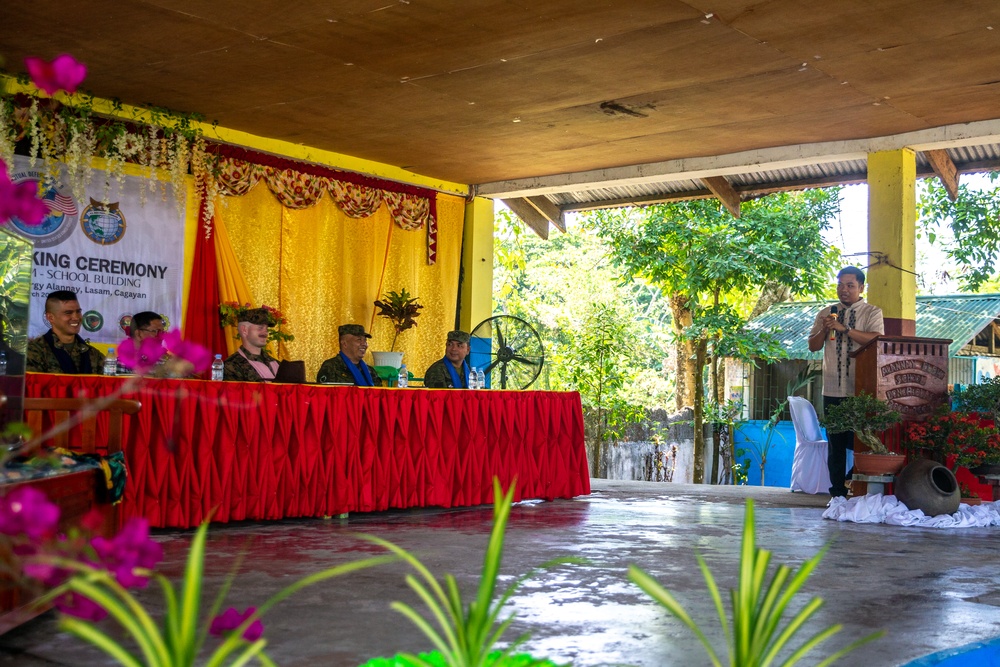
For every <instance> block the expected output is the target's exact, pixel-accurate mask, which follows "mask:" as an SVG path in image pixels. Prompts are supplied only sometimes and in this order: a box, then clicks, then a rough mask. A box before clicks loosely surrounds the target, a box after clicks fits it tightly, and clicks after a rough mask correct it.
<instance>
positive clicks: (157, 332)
mask: <svg viewBox="0 0 1000 667" xmlns="http://www.w3.org/2000/svg"><path fill="white" fill-rule="evenodd" d="M139 331H141V332H143V333H148V334H153V335H154V336H156V337H157V338H159V337H160V336H162V335H163V334H164V332H166V329H139Z"/></svg>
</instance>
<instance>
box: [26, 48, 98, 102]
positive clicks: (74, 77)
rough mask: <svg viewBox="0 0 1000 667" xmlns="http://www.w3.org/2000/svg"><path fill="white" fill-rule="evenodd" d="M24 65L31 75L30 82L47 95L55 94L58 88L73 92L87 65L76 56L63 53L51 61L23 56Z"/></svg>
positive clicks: (80, 81) (79, 82) (84, 74)
mask: <svg viewBox="0 0 1000 667" xmlns="http://www.w3.org/2000/svg"><path fill="white" fill-rule="evenodd" d="M24 65H25V67H27V69H28V74H29V75H30V76H31V82H32V83H33V84H35V86H37V87H38V88H40V89H42V90H44V91H45V92H46V93H48V94H49V95H55V94H56V93H57V92H59V91H60V90H65V91H66V92H67V93H75V92H76V88H77V86H79V85H80V84H81V83H82V82H83V80H84V78H86V76H87V66H86V65H84V64H83V63H81V62H79V61H78V60H77V59H76V58H74V57H73V56H71V55H69V54H68V53H64V54H62V55H61V56H58V57H57V58H56V59H55V60H53V61H52V62H50V63H49V62H45V61H44V60H42V59H41V58H25V59H24Z"/></svg>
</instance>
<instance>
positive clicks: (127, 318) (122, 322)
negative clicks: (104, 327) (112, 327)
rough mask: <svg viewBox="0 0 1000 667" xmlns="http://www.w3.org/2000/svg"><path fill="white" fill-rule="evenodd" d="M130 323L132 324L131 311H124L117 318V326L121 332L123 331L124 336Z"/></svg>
mask: <svg viewBox="0 0 1000 667" xmlns="http://www.w3.org/2000/svg"><path fill="white" fill-rule="evenodd" d="M131 324H132V314H131V313H125V314H124V315H122V316H121V317H119V318H118V328H119V329H121V330H122V333H124V334H125V335H126V336H127V335H128V328H129V325H131Z"/></svg>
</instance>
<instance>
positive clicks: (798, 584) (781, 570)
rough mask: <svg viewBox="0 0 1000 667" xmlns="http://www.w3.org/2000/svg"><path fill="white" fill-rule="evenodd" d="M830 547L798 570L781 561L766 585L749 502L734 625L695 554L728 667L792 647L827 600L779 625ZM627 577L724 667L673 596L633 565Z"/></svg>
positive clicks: (827, 632) (810, 643) (812, 643)
mask: <svg viewBox="0 0 1000 667" xmlns="http://www.w3.org/2000/svg"><path fill="white" fill-rule="evenodd" d="M828 548H829V547H823V548H822V549H820V551H819V553H817V554H816V555H815V556H813V557H812V558H810V559H809V560H807V561H806V562H804V563H803V564H802V566H801V567H799V569H798V570H797V571H796V572H794V573H793V572H792V570H791V568H789V567H788V566H787V565H779V566H778V568H777V570H776V571H775V572H774V576H773V578H772V579H771V581H770V583H767V574H768V565H769V564H770V562H771V552H770V551H767V550H766V549H758V548H757V546H756V543H755V529H754V513H753V500H747V504H746V513H745V515H744V519H743V543H742V547H741V549H740V576H739V583H738V586H737V588H736V589H734V590H732V591H730V597H731V603H732V624H731V625H730V622H729V618H728V617H727V615H726V610H725V607H724V606H723V602H722V596H721V595H720V594H719V587H718V586H717V585H716V583H715V578H714V577H713V576H712V572H711V570H709V568H708V565H707V564H706V563H705V559H704V558H702V557H701V555H700V554H699V555H698V556H697V559H698V566H699V567H700V568H701V572H702V575H703V576H704V577H705V584H706V585H707V587H708V591H709V594H710V595H711V596H712V601H713V602H714V603H715V610H716V612H717V613H718V615H719V621H720V622H721V624H722V631H723V634H724V635H725V638H726V645H727V649H728V652H729V660H728V664H729V665H730V667H768V666H769V665H771V664H772V663H775V661H776V660H778V655H779V654H780V653H782V652H783V651H785V650H786V649H788V650H792V649H791V646H792V641H793V639H794V638H795V637H796V636H797V635H798V633H799V631H800V630H802V628H803V626H804V625H805V623H806V621H808V620H809V619H810V618H811V617H812V615H813V614H815V613H816V611H817V610H818V609H819V608H820V607H822V606H823V599H822V598H820V597H814V598H812V599H811V600H810V601H809V602H808V603H807V604H806V605H805V606H804V607H803V608H802V609H801V610H800V611H799V612H798V613H797V614H795V616H794V617H793V618H792V619H791V620H790V621H789V622H788V623H787V624H786V625H785V626H784V627H783V628H780V627H779V626H780V625H781V622H782V619H783V617H784V615H785V612H786V610H787V609H788V605H789V603H791V601H792V599H793V598H794V597H795V595H796V594H797V593H798V592H799V591H800V590H801V589H802V586H803V584H805V582H806V579H808V578H809V575H810V574H812V572H813V570H815V569H816V566H817V565H818V564H819V562H820V560H822V558H823V556H824V554H826V550H827V549H828ZM628 576H629V579H631V580H632V582H634V583H635V584H636V585H637V586H639V588H641V589H642V590H643V591H645V592H646V594H647V595H649V596H650V597H651V598H653V599H654V600H656V601H657V602H659V603H660V604H661V605H663V606H664V607H666V609H667V611H669V612H670V613H671V614H673V615H674V616H675V617H676V618H677V619H678V620H680V621H681V622H682V623H684V625H686V626H687V627H688V628H690V630H691V631H692V632H693V633H694V634H695V636H697V637H698V640H699V641H700V642H701V644H702V646H704V647H705V651H706V652H707V653H708V657H709V659H710V660H711V661H712V664H713V665H714V666H715V667H722V665H723V664H724V663H723V662H722V660H721V659H720V658H719V654H718V653H717V652H716V650H715V649H714V648H713V647H712V644H711V642H710V641H709V640H708V638H707V637H706V636H705V633H704V632H703V631H702V629H701V628H700V627H699V626H698V624H697V623H696V622H695V621H694V619H692V618H691V616H690V615H689V614H688V613H687V611H685V609H684V607H683V606H681V604H680V603H679V602H677V600H676V598H674V596H673V595H671V594H670V593H669V592H668V591H667V590H666V589H665V588H664V587H663V586H662V585H661V584H660V583H659V582H658V581H656V580H655V579H653V578H652V577H651V576H649V575H648V574H647V573H646V572H644V571H643V570H641V569H640V568H638V567H636V566H635V565H630V566H629V573H628ZM842 628H843V626H842V625H840V624H839V623H838V624H836V625H831V626H829V627H827V628H826V629H824V630H820V631H819V632H817V633H816V634H814V635H812V636H811V637H809V638H808V639H806V640H805V641H804V642H803V643H802V644H801V645H800V646H799V647H798V648H795V649H794V650H792V653H791V655H789V656H788V657H787V658H785V660H784V662H781V663H778V664H780V665H781V666H782V667H791V665H794V664H795V663H797V662H798V661H799V660H801V659H802V658H803V657H804V656H805V655H806V654H807V653H808V652H809V651H811V650H813V649H814V648H816V647H817V646H819V645H820V644H821V643H822V642H824V641H826V640H827V639H829V638H830V637H832V636H833V635H835V634H837V633H838V632H840V631H841V629H842ZM884 634H885V631H884V630H880V631H878V632H873V633H872V634H870V635H868V636H866V637H863V638H862V639H859V640H858V641H856V642H854V643H853V644H850V645H849V646H847V647H845V648H843V649H841V650H839V651H837V652H836V653H834V654H833V655H831V656H829V657H828V658H826V659H824V660H823V661H822V662H820V663H819V665H818V666H817V667H826V665H831V664H833V663H834V662H835V661H837V660H839V659H840V658H842V657H843V656H845V655H847V654H848V653H850V652H851V651H853V650H854V649H856V648H858V647H859V646H862V645H864V644H867V643H868V642H870V641H873V640H875V639H878V638H879V637H881V636H882V635H884Z"/></svg>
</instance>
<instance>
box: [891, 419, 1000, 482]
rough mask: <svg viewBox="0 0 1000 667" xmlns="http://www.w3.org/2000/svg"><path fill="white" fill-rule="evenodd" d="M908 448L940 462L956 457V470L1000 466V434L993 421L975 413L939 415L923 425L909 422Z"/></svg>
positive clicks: (954, 464)
mask: <svg viewBox="0 0 1000 667" xmlns="http://www.w3.org/2000/svg"><path fill="white" fill-rule="evenodd" d="M904 434H905V439H904V443H903V444H904V446H905V447H906V448H907V449H909V450H919V451H920V452H922V453H923V454H924V455H925V456H929V457H930V458H936V459H939V460H942V461H943V460H947V458H948V457H949V456H952V457H954V462H953V464H952V468H953V469H957V468H958V467H959V466H961V467H963V468H975V467H976V466H980V465H987V464H1000V433H998V432H997V429H996V426H995V425H994V424H993V420H992V419H984V418H982V417H980V416H979V414H978V413H975V412H961V411H954V412H952V411H949V410H948V409H947V408H945V409H944V410H940V411H938V412H935V413H934V414H933V415H931V416H930V417H928V418H927V420H926V421H923V422H907V424H906V426H905V428H904Z"/></svg>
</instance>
